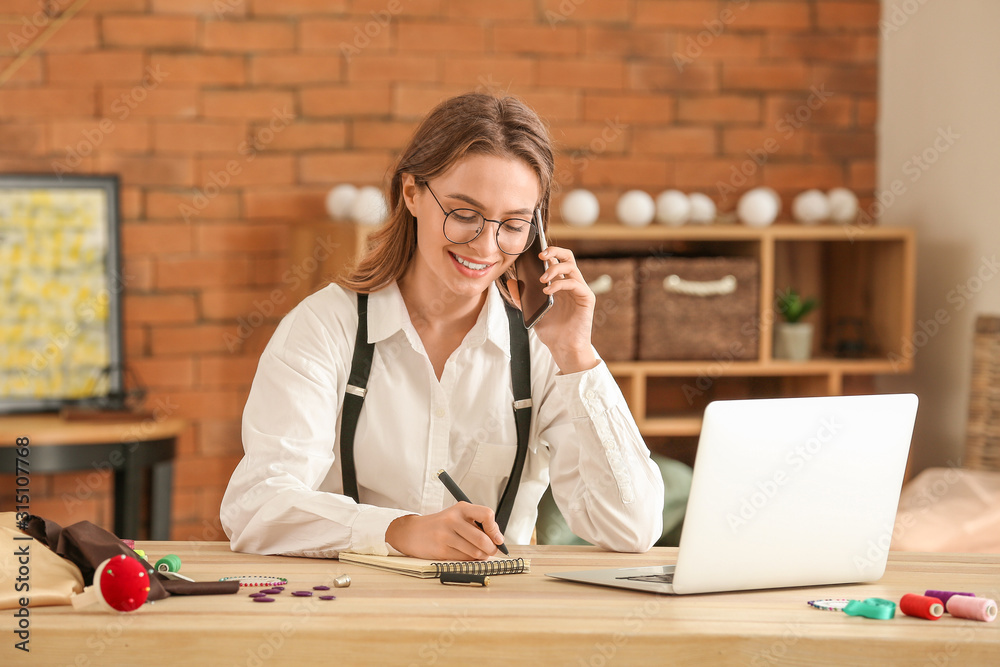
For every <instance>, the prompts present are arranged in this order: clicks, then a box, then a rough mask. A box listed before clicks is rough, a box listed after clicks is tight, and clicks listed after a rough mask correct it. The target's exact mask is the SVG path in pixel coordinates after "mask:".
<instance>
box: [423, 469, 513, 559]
mask: <svg viewBox="0 0 1000 667" xmlns="http://www.w3.org/2000/svg"><path fill="white" fill-rule="evenodd" d="M438 479H439V480H441V483H442V484H444V485H445V488H447V489H448V490H449V491H450V492H451V495H453V496H455V500H458V501H460V502H461V501H464V502H467V503H469V504H470V505H471V504H472V501H471V500H469V496H467V495H465V492H464V491H462V489H460V488H459V486H458V484H456V483H455V480H453V479H452V478H451V475H449V474H448V473H447V472H446V471H444V470H438ZM476 525H477V526H479V530H482V531H483V532H484V533H485V532H486V530H485V529H483V524H481V523H479V522H478V521H477V522H476ZM497 549H499V550H500V551H502V552H503V553H504V555H507V556H509V555H510V552H509V551H507V547H506V546H505V545H504V544H503V543H501V544H498V545H497Z"/></svg>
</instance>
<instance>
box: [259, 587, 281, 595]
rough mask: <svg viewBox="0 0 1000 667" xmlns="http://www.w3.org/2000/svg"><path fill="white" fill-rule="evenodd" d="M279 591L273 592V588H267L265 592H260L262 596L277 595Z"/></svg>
mask: <svg viewBox="0 0 1000 667" xmlns="http://www.w3.org/2000/svg"><path fill="white" fill-rule="evenodd" d="M280 592H281V591H278V590H275V589H273V588H268V589H267V590H266V591H261V593H263V594H264V595H277V594H278V593H280Z"/></svg>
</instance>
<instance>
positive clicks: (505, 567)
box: [340, 551, 531, 579]
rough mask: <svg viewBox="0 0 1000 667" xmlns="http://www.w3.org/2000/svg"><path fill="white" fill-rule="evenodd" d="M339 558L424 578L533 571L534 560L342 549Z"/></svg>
mask: <svg viewBox="0 0 1000 667" xmlns="http://www.w3.org/2000/svg"><path fill="white" fill-rule="evenodd" d="M340 562H341V563H354V564H356V565H365V566H368V567H375V568H378V569H380V570H386V571H387V572H396V573H398V574H405V575H408V576H411V577H420V578H422V579H431V578H434V577H440V576H441V573H443V572H459V573H461V574H487V575H490V576H493V575H496V574H521V573H522V572H530V571H531V570H530V567H531V561H530V560H528V559H527V558H490V559H488V560H451V561H433V560H425V559H423V558H413V557H412V556H372V555H370V554H356V553H351V552H350V551H341V552H340Z"/></svg>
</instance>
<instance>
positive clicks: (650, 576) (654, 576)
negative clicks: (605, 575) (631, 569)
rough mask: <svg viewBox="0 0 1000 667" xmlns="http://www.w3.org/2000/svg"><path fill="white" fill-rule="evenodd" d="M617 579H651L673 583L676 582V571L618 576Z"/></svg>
mask: <svg viewBox="0 0 1000 667" xmlns="http://www.w3.org/2000/svg"><path fill="white" fill-rule="evenodd" d="M616 579H627V580H629V581H651V582H654V583H658V584H672V583H674V573H673V572H667V573H666V574H641V575H637V576H634V577H616Z"/></svg>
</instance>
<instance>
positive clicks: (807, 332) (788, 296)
mask: <svg viewBox="0 0 1000 667" xmlns="http://www.w3.org/2000/svg"><path fill="white" fill-rule="evenodd" d="M776 304H777V306H778V312H779V313H781V317H782V319H783V320H784V321H783V322H779V323H778V325H777V326H776V327H775V330H774V358H775V359H791V360H794V361H805V360H807V359H809V357H810V356H811V355H812V336H813V325H812V324H811V323H810V322H802V321H801V320H802V318H803V317H805V316H806V315H808V314H809V313H810V312H812V311H813V310H814V309H815V308H816V306H818V305H819V302H818V301H817V300H816V299H815V298H813V297H808V298H805V299H803V298H802V297H801V296H800V295H799V293H798V292H796V291H795V290H794V289H792V288H791V287H789V288H788V289H787V290H785V291H784V292H781V291H779V292H778V298H777V300H776Z"/></svg>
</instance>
